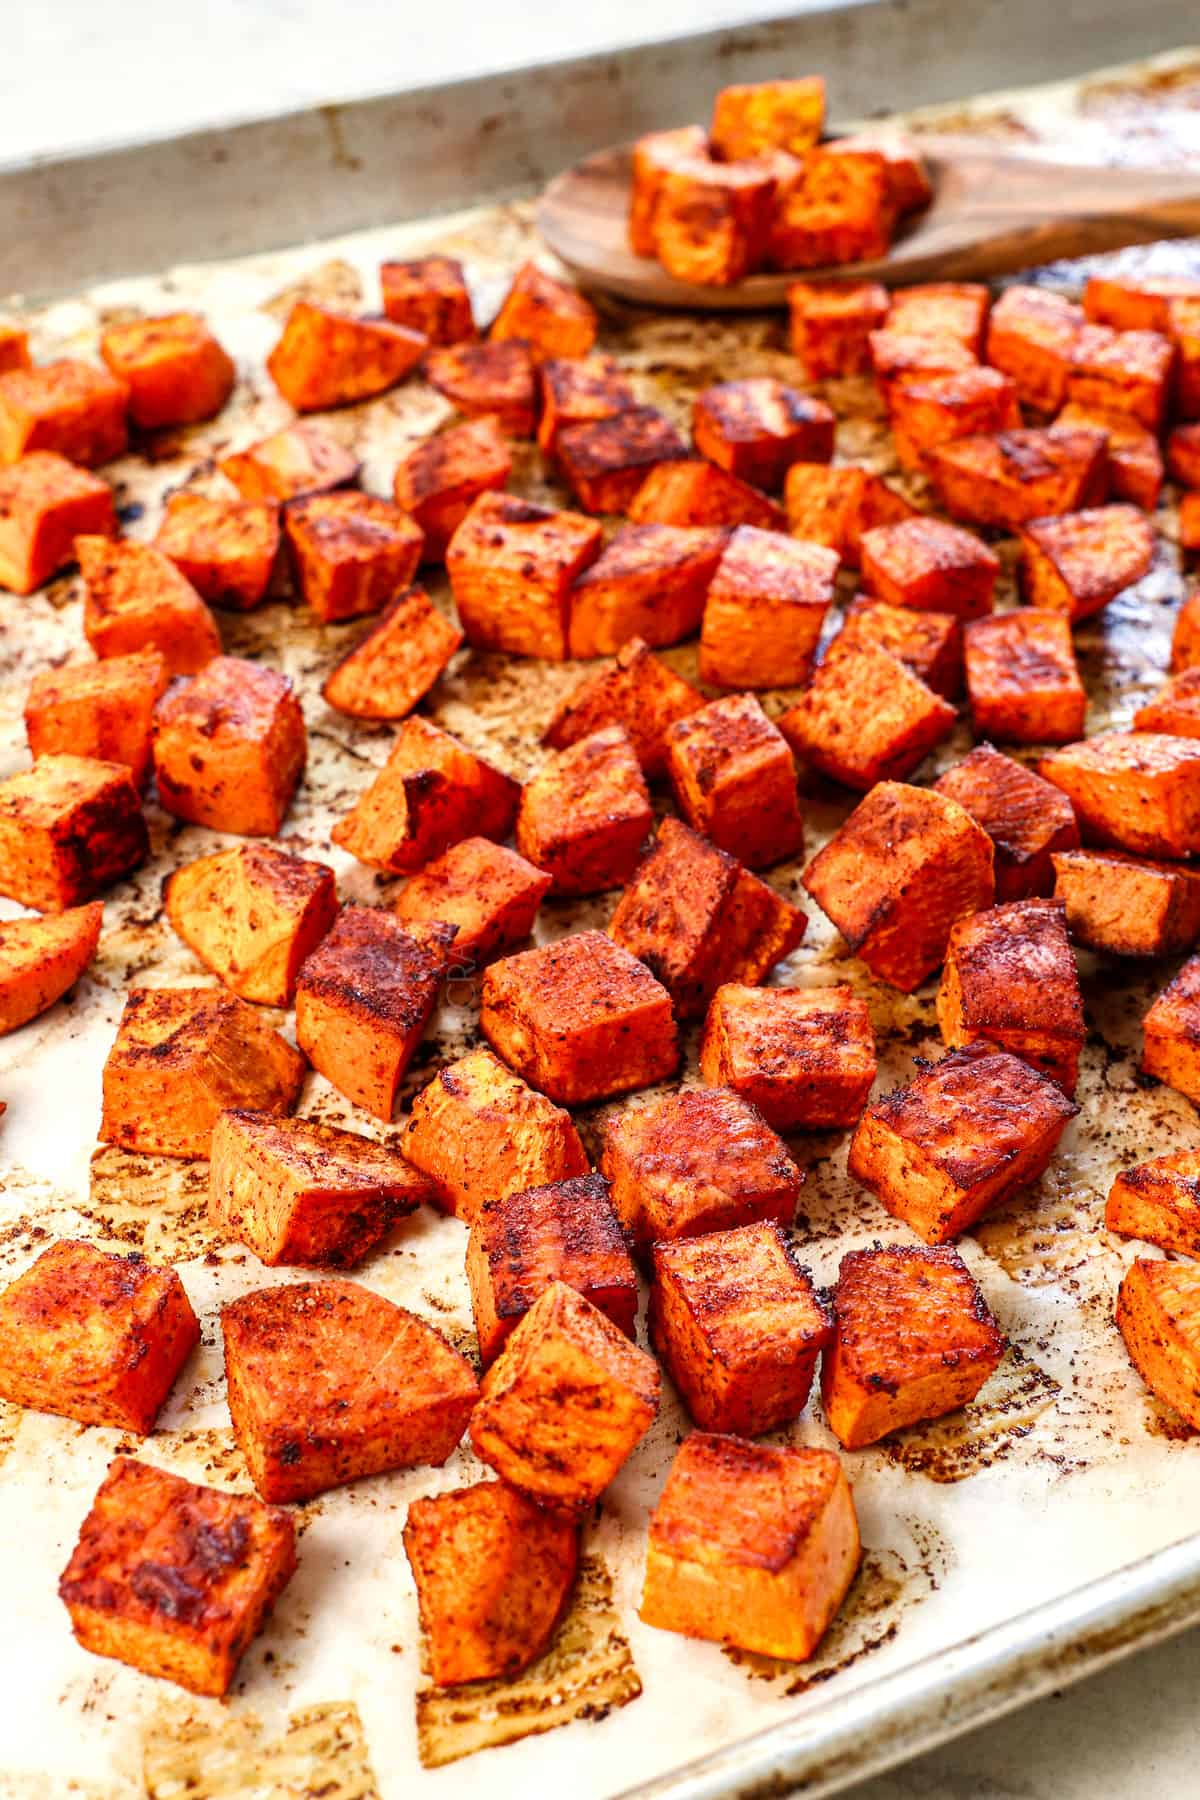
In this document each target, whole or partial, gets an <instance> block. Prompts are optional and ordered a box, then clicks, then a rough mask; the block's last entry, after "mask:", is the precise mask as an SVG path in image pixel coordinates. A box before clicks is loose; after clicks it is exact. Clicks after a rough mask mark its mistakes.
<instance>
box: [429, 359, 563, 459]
mask: <svg viewBox="0 0 1200 1800" xmlns="http://www.w3.org/2000/svg"><path fill="white" fill-rule="evenodd" d="M424 375H425V379H426V381H427V382H428V383H429V385H430V387H433V388H436V389H437V391H438V393H439V394H441V395H442V396H443V397H444V398H445V399H447V400H449V402H450V404H451V405H452V406H455V407H457V408H458V411H459V412H460V413H462V414H463V416H464V417H465V418H468V419H477V418H479V417H480V415H481V414H485V413H487V414H492V415H494V417H495V419H496V422H497V424H498V425H499V426H500V429H501V430H502V431H505V432H507V433H508V435H509V436H510V437H518V438H527V437H532V436H533V431H534V426H535V425H536V423H537V367H536V365H535V363H534V360H533V357H532V356H531V355H530V352H529V346H528V344H522V343H518V342H517V340H516V339H515V338H509V339H506V340H503V341H501V342H500V343H494V344H469V343H468V344H443V345H442V346H441V347H440V348H439V349H436V350H430V351H429V353H428V355H427V356H426V358H425V366H424Z"/></svg>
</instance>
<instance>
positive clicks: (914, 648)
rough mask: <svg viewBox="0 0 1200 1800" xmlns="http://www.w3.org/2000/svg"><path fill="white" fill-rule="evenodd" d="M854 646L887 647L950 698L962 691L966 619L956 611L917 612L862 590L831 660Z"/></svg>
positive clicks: (829, 652) (828, 654)
mask: <svg viewBox="0 0 1200 1800" xmlns="http://www.w3.org/2000/svg"><path fill="white" fill-rule="evenodd" d="M851 650H853V651H857V650H886V651H887V652H888V654H889V655H890V656H894V657H895V658H896V661H897V662H901V663H903V664H904V666H905V668H907V669H911V670H912V672H913V674H914V675H918V676H919V677H920V678H921V680H922V681H923V682H924V683H925V686H926V687H928V688H932V689H933V691H934V693H935V694H941V696H942V698H943V699H945V700H953V699H955V698H956V697H957V695H958V694H960V693H961V692H962V679H963V653H962V621H961V620H959V619H957V618H955V616H954V614H953V613H944V612H924V611H915V610H914V609H913V608H912V607H911V606H893V604H892V603H891V601H890V600H875V599H873V598H872V596H871V595H870V594H859V595H858V597H857V599H856V600H855V601H854V603H853V605H852V606H851V607H850V608H849V609H848V611H847V613H846V616H845V619H844V620H843V623H842V627H841V630H840V631H839V632H838V633H837V634H836V636H835V637H834V638H832V639H831V640H830V643H829V647H828V649H827V650H826V652H825V660H826V661H828V660H829V659H830V658H832V657H835V656H842V655H844V654H845V652H847V651H851Z"/></svg>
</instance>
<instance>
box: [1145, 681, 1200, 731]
mask: <svg viewBox="0 0 1200 1800" xmlns="http://www.w3.org/2000/svg"><path fill="white" fill-rule="evenodd" d="M1133 729H1134V730H1135V731H1165V732H1167V733H1169V734H1170V735H1171V736H1173V737H1192V738H1194V737H1200V669H1181V670H1180V672H1179V674H1178V675H1172V676H1171V678H1170V680H1169V681H1167V682H1166V684H1165V685H1164V686H1163V687H1162V688H1160V689H1159V691H1158V693H1157V694H1156V695H1155V696H1154V698H1153V700H1150V701H1148V702H1147V703H1146V705H1145V706H1139V708H1138V710H1137V711H1136V712H1135V713H1134V715H1133Z"/></svg>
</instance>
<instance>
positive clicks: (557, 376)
mask: <svg viewBox="0 0 1200 1800" xmlns="http://www.w3.org/2000/svg"><path fill="white" fill-rule="evenodd" d="M538 377H539V380H540V382H541V401H542V409H541V417H540V418H539V420H538V432H537V439H538V444H539V445H540V447H541V449H542V452H543V454H544V455H545V456H546V457H547V458H548V459H550V460H551V461H552V460H553V458H554V454H555V450H556V449H557V446H558V434H559V432H560V431H563V430H565V429H566V428H567V427H568V426H571V425H587V424H594V423H595V422H596V421H597V420H599V419H612V418H615V416H616V415H617V413H621V412H626V411H628V410H629V408H631V407H635V406H636V405H637V399H636V397H635V395H634V392H633V389H632V388H631V387H630V385H629V382H628V380H627V379H626V377H625V376H624V375H623V374H622V372H621V369H620V367H619V365H618V364H617V363H615V362H614V361H613V359H612V357H611V356H567V357H551V358H550V359H549V360H548V361H547V362H544V363H543V364H542V365H541V368H540V369H539V371H538Z"/></svg>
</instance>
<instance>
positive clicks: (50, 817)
mask: <svg viewBox="0 0 1200 1800" xmlns="http://www.w3.org/2000/svg"><path fill="white" fill-rule="evenodd" d="M149 847H150V846H149V838H148V837H147V833H146V821H145V819H144V818H143V816H142V805H141V800H140V798H139V796H138V791H137V789H136V787H135V786H134V784H133V777H132V775H131V774H130V772H129V770H128V769H127V768H126V767H125V765H124V764H123V763H111V762H100V761H97V760H96V759H94V758H92V757H90V756H43V757H41V758H39V760H38V761H37V762H36V763H35V764H34V766H33V768H32V769H26V770H23V771H22V772H21V773H20V774H19V775H10V776H9V777H8V780H7V781H0V894H7V895H8V897H9V899H11V900H18V901H20V903H21V905H22V906H30V907H33V908H34V910H35V911H37V912H65V911H66V910H67V908H68V907H72V906H79V905H80V904H82V902H84V901H86V900H90V899H91V898H92V897H93V895H95V894H98V893H100V892H101V890H102V889H104V888H106V887H110V886H111V885H112V883H113V882H114V881H120V880H121V878H122V876H124V875H129V874H131V873H132V871H133V870H134V869H136V868H137V867H138V865H139V864H140V863H142V862H144V861H145V859H146V854H147V851H148V850H149Z"/></svg>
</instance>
